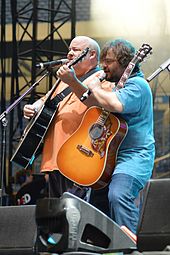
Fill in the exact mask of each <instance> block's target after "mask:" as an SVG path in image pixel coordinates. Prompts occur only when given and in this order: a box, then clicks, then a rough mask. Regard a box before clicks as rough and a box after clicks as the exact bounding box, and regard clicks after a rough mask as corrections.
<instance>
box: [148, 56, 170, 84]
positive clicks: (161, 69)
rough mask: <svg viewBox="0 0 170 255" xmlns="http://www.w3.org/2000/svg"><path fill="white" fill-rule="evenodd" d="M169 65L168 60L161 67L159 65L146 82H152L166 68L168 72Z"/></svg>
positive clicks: (169, 60) (169, 61)
mask: <svg viewBox="0 0 170 255" xmlns="http://www.w3.org/2000/svg"><path fill="white" fill-rule="evenodd" d="M169 65H170V58H169V59H168V60H166V61H165V62H164V63H163V64H162V65H160V67H159V68H158V69H157V70H156V71H155V72H154V73H153V74H151V75H150V76H149V77H148V78H147V79H146V80H147V81H148V82H150V81H151V80H153V79H154V78H155V77H156V76H157V75H158V74H159V73H160V72H162V71H163V70H165V69H166V68H168V70H169V68H170V67H169Z"/></svg>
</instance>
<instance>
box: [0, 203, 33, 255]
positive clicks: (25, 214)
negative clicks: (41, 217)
mask: <svg viewBox="0 0 170 255" xmlns="http://www.w3.org/2000/svg"><path fill="white" fill-rule="evenodd" d="M36 239H37V226H36V222H35V205H27V206H1V207H0V254H1V255H13V254H16V255H20V254H21V255H23V254H24V255H27V254H31V255H32V254H35V253H36V245H35V244H36Z"/></svg>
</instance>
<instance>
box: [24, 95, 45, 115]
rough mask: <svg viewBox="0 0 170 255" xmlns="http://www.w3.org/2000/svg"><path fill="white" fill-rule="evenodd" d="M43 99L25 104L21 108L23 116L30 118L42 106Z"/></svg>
mask: <svg viewBox="0 0 170 255" xmlns="http://www.w3.org/2000/svg"><path fill="white" fill-rule="evenodd" d="M43 103H44V102H43V100H42V99H39V100H37V101H36V102H35V103H33V104H26V105H25V106H24V109H23V113H24V118H25V119H30V118H32V117H33V116H34V115H35V114H36V113H37V112H38V111H39V110H40V109H41V107H42V106H43Z"/></svg>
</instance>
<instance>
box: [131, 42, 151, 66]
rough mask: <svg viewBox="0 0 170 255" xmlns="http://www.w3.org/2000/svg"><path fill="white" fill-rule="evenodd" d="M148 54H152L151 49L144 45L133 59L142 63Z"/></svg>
mask: <svg viewBox="0 0 170 255" xmlns="http://www.w3.org/2000/svg"><path fill="white" fill-rule="evenodd" d="M149 54H152V47H151V46H150V45H149V44H147V43H144V44H142V46H141V47H140V49H139V50H138V51H137V53H136V55H135V58H136V59H137V62H142V61H143V60H144V59H145V58H146V57H147V56H148V55H149Z"/></svg>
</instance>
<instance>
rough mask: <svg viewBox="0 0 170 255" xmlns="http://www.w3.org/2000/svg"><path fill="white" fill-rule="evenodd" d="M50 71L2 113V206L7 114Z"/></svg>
mask: <svg viewBox="0 0 170 255" xmlns="http://www.w3.org/2000/svg"><path fill="white" fill-rule="evenodd" d="M49 73H50V71H47V72H46V73H45V74H44V75H43V76H42V77H41V78H40V79H39V80H38V81H36V82H35V83H34V84H33V85H32V86H31V87H30V88H29V89H28V90H27V91H26V92H24V94H23V95H21V96H20V97H19V98H18V99H17V100H16V101H15V102H14V103H12V104H11V105H10V106H9V107H8V108H7V109H6V110H5V111H4V112H3V113H2V114H1V115H0V121H1V122H2V126H3V131H2V153H1V155H2V158H1V185H0V205H1V206H2V199H3V192H4V173H5V152H6V131H7V125H8V121H7V118H6V116H7V115H8V114H9V113H10V112H11V111H12V110H13V109H14V108H15V107H16V106H17V105H18V104H19V103H20V102H21V101H22V99H23V98H24V97H25V96H26V95H28V94H29V93H30V92H31V91H32V90H33V89H34V88H35V87H36V86H37V85H39V83H40V81H41V80H43V79H44V78H45V77H46V76H47V75H49Z"/></svg>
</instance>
